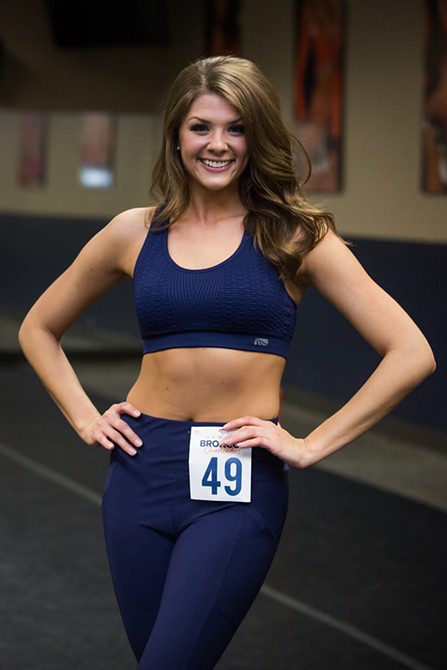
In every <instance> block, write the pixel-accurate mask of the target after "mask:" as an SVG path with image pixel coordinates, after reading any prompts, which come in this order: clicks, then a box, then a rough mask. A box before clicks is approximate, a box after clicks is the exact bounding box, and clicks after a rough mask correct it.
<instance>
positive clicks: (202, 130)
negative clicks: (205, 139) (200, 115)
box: [191, 123, 208, 133]
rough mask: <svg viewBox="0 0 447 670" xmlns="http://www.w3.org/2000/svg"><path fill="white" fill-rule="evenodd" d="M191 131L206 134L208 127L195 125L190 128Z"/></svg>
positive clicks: (200, 124) (202, 124) (199, 124)
mask: <svg viewBox="0 0 447 670" xmlns="http://www.w3.org/2000/svg"><path fill="white" fill-rule="evenodd" d="M191 130H192V131H193V132H194V133H206V131H207V130H208V126H206V125H205V124H204V123H195V124H194V125H193V126H191Z"/></svg>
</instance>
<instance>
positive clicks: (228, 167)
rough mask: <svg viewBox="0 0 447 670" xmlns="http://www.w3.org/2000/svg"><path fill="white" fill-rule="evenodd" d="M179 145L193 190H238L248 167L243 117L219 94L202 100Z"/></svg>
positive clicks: (192, 110)
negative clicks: (241, 178)
mask: <svg viewBox="0 0 447 670" xmlns="http://www.w3.org/2000/svg"><path fill="white" fill-rule="evenodd" d="M178 143H179V145H180V152H181V157H182V161H183V166H184V168H185V170H186V172H187V173H188V175H189V177H190V186H191V187H193V186H194V185H195V186H199V187H200V188H203V189H207V190H211V191H219V190H224V189H231V188H235V187H236V186H237V182H238V180H239V177H240V176H241V174H242V173H243V171H244V169H245V167H246V166H247V163H248V150H247V141H246V138H245V134H244V125H243V122H242V119H241V117H240V114H239V113H238V112H237V111H236V110H235V109H234V107H232V105H230V104H229V103H228V102H227V101H226V100H225V99H224V98H222V97H221V96H220V95H217V94H215V93H205V94H203V95H201V96H200V97H198V98H197V99H196V100H195V101H194V102H193V103H192V105H191V107H190V108H189V110H188V112H187V113H186V116H185V118H184V119H183V122H182V124H181V126H180V131H179V142H178Z"/></svg>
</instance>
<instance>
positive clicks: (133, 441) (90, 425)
mask: <svg viewBox="0 0 447 670" xmlns="http://www.w3.org/2000/svg"><path fill="white" fill-rule="evenodd" d="M123 414H128V415H129V416H132V417H134V418H138V417H139V416H140V414H141V412H140V411H139V410H138V409H136V407H133V405H131V404H130V403H128V402H120V403H117V404H114V405H112V406H111V407H109V409H108V410H106V411H105V412H104V414H98V416H95V417H94V418H93V419H91V420H90V421H88V422H87V423H86V425H85V427H84V429H83V430H82V432H81V437H82V439H83V440H84V441H85V442H87V444H90V445H95V444H98V445H99V446H101V447H104V449H108V450H111V449H114V448H115V447H119V448H120V449H122V450H123V451H125V452H126V454H129V455H130V456H135V454H136V453H137V449H136V448H135V447H141V445H142V444H143V443H142V441H141V439H140V438H139V437H138V435H137V434H136V433H134V431H133V430H132V429H131V428H130V426H129V425H128V424H127V423H126V422H125V421H123V419H122V418H121V416H122V415H123Z"/></svg>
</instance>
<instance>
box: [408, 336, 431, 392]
mask: <svg viewBox="0 0 447 670" xmlns="http://www.w3.org/2000/svg"><path fill="white" fill-rule="evenodd" d="M412 358H413V361H414V367H415V371H416V375H417V377H418V378H419V379H418V381H419V382H422V381H424V379H426V378H427V377H430V375H432V374H433V373H434V372H435V370H436V359H435V356H434V353H433V350H432V348H431V347H430V345H429V344H428V342H427V341H426V340H425V338H424V341H423V342H422V343H420V344H419V346H418V347H417V348H416V350H414V351H413V354H412Z"/></svg>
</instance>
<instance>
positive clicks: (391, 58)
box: [0, 0, 447, 429]
mask: <svg viewBox="0 0 447 670" xmlns="http://www.w3.org/2000/svg"><path fill="white" fill-rule="evenodd" d="M241 5H242V13H241V27H242V55H243V56H246V57H247V58H251V59H253V60H254V61H255V62H257V63H258V64H259V65H260V66H261V67H262V68H263V69H264V71H265V72H266V74H267V75H268V76H269V77H270V78H271V79H272V80H273V81H274V83H275V84H276V86H277V88H278V90H279V92H280V95H281V99H282V104H283V109H284V113H285V115H286V117H287V118H289V119H290V120H292V119H291V109H292V91H293V49H294V2H293V0H276V1H275V2H259V1H258V0H241ZM168 6H169V9H170V16H171V32H172V41H171V44H170V46H168V47H157V48H143V47H133V48H125V49H123V48H121V49H117V48H112V49H65V50H58V49H56V48H55V46H54V45H53V43H52V35H51V31H50V26H49V22H48V19H47V16H46V14H45V6H44V2H43V0H29V1H27V0H15V1H14V2H7V3H0V40H1V42H2V45H3V59H2V63H1V69H0V145H1V152H0V183H1V185H2V186H1V189H0V228H1V231H2V239H3V241H4V244H3V245H2V250H1V252H0V253H1V267H0V271H1V273H2V277H1V281H2V289H1V293H0V309H8V310H11V309H12V310H16V311H17V312H19V313H21V312H23V311H24V310H25V309H27V307H28V306H29V305H30V304H31V302H32V300H33V299H34V297H36V295H37V294H38V291H39V290H40V289H43V288H44V287H45V285H46V282H47V280H48V279H49V278H50V277H54V276H56V275H57V273H58V272H59V271H61V270H62V269H63V267H65V264H66V263H68V262H70V260H71V258H72V255H73V254H75V253H77V250H78V249H79V248H80V245H81V244H82V243H83V242H84V241H85V240H86V239H88V237H89V236H90V234H92V233H93V232H94V231H95V230H97V228H98V227H100V226H102V225H104V224H105V223H106V222H107V220H109V219H110V218H111V217H112V216H113V215H114V214H115V213H116V212H118V211H120V210H122V209H126V208H128V207H133V206H136V205H144V204H145V203H147V202H148V179H149V174H150V169H151V166H152V162H153V159H154V155H155V153H156V151H157V148H158V143H159V129H160V110H161V108H162V104H163V98H164V95H165V93H166V90H167V86H168V84H169V82H170V81H171V80H172V78H173V77H174V76H175V74H176V73H177V71H178V70H179V69H180V68H181V67H183V66H184V65H186V64H187V63H188V62H190V61H191V60H193V59H195V58H196V57H198V56H200V55H202V52H203V39H202V36H203V30H204V21H203V13H202V3H201V2H200V1H199V0H191V1H190V2H188V1H184V2H176V1H175V0H170V1H169V2H168ZM347 7H348V22H347V32H348V34H347V57H346V77H345V95H344V99H345V110H344V159H343V190H342V192H341V193H338V194H330V195H325V196H324V198H323V197H316V196H315V197H314V198H313V199H315V200H317V201H318V202H319V203H322V204H323V205H324V206H325V207H327V208H328V209H330V210H332V211H333V212H334V213H335V215H336V219H337V222H338V227H339V229H340V231H341V232H342V233H343V235H345V237H347V238H349V239H351V240H354V241H355V242H356V246H355V247H354V251H355V253H357V254H358V255H359V257H360V258H361V260H362V262H364V263H365V265H366V267H367V269H368V270H369V271H370V273H371V274H372V275H373V276H374V278H375V279H377V281H379V283H381V284H382V285H384V287H385V288H386V289H387V290H388V291H389V292H390V293H391V294H393V295H394V296H396V297H397V298H398V299H399V300H400V301H401V302H402V304H403V305H404V306H405V307H406V308H407V309H408V311H409V312H410V314H411V315H412V316H413V317H414V318H415V319H416V321H417V322H418V323H419V324H420V325H421V327H422V328H423V329H424V330H425V332H426V333H427V335H428V336H429V339H430V341H431V342H432V344H433V346H434V347H435V353H436V355H437V358H438V364H439V365H438V371H437V373H436V375H435V376H434V377H433V378H431V379H430V380H428V382H426V383H425V384H424V385H423V386H422V387H421V389H420V390H418V391H417V392H416V393H415V394H413V395H412V397H411V399H409V400H408V401H406V402H405V403H404V405H403V406H402V408H400V409H399V410H398V414H399V415H400V416H402V417H404V418H405V419H408V420H411V421H413V422H416V423H421V424H424V425H428V426H431V427H434V428H441V429H445V428H447V425H446V418H445V417H444V416H443V415H444V396H445V372H446V361H445V353H444V346H443V342H441V336H442V333H444V331H445V325H446V311H445V299H444V291H443V287H444V286H445V285H446V281H445V280H446V277H445V270H444V268H445V267H446V249H447V246H446V244H447V225H446V223H447V204H446V203H447V200H446V198H445V196H428V195H426V194H424V193H422V192H421V190H420V186H419V184H420V152H421V138H420V127H421V116H422V83H423V73H422V65H423V60H422V59H423V44H422V37H423V11H422V10H423V2H422V0H393V2H389V0H374V1H372V0H349V1H348V2H347ZM25 17H26V18H25ZM23 110H38V111H44V112H45V113H46V114H47V115H48V120H49V131H48V146H47V159H48V171H47V180H46V184H45V185H44V187H42V188H34V189H20V188H19V187H18V186H17V183H16V169H17V133H18V116H19V113H20V111H23ZM91 110H95V111H110V112H113V113H114V114H115V115H116V119H117V124H118V146H117V153H116V186H115V187H114V189H113V190H111V191H86V190H83V189H81V187H80V186H79V184H78V181H77V167H78V143H79V129H80V120H81V114H82V112H84V111H91ZM24 248H26V253H24ZM50 251H51V253H50ZM53 252H54V253H53ZM128 288H129V287H127V288H123V290H122V291H121V289H120V290H119V291H118V292H117V294H116V295H115V294H114V296H113V301H114V306H115V308H116V309H115V315H118V316H115V318H114V319H113V322H111V321H110V318H109V317H108V312H109V310H108V309H107V307H106V306H105V305H107V300H111V299H112V298H106V299H105V303H101V305H98V306H97V307H96V308H95V309H96V311H95V310H94V311H93V313H91V314H90V315H89V317H88V318H86V319H85V325H89V324H90V325H99V326H105V327H108V328H109V327H110V328H115V329H118V330H125V329H129V328H130V329H131V330H132V331H134V329H135V322H134V320H133V318H132V316H131V315H130V314H129V300H128V298H129V292H128V290H127V289H128ZM322 351H324V355H322ZM347 352H349V355H347ZM371 356H372V354H371V352H370V351H369V350H368V349H367V347H366V345H364V343H363V342H361V341H360V339H359V338H358V336H356V334H355V333H351V331H350V329H349V328H348V327H347V326H346V324H342V322H341V321H340V318H339V317H338V315H336V314H333V313H332V311H331V309H330V308H329V307H328V306H326V305H324V304H322V301H321V299H320V298H319V297H318V296H317V295H314V294H313V293H312V292H311V293H310V294H309V296H308V297H307V298H306V300H305V302H304V304H303V306H302V309H300V310H299V318H298V330H297V335H296V338H295V341H294V345H293V349H292V353H291V360H290V363H291V364H290V365H289V368H288V372H287V375H286V378H285V382H286V383H287V384H289V385H291V386H293V387H297V388H301V389H303V390H305V391H309V392H312V393H317V394H320V395H323V396H324V395H327V396H331V397H332V398H335V399H337V400H341V401H342V400H343V399H344V398H345V397H346V396H347V395H349V393H351V392H352V390H354V387H355V386H356V384H358V383H359V381H360V380H361V379H362V375H364V374H367V372H368V370H369V367H370V366H371V365H372V364H373V363H374V357H372V358H371ZM350 363H352V364H351V365H350Z"/></svg>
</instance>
